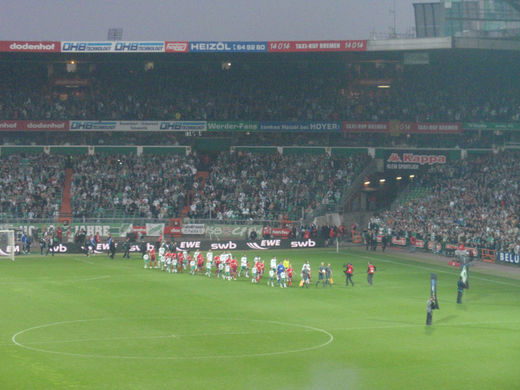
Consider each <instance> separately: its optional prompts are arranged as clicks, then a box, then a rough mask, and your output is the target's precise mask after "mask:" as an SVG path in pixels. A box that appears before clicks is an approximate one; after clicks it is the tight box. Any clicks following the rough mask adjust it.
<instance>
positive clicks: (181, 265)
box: [177, 252, 188, 272]
mask: <svg viewBox="0 0 520 390" xmlns="http://www.w3.org/2000/svg"><path fill="white" fill-rule="evenodd" d="M177 260H179V261H178V267H179V271H180V272H184V262H185V261H187V260H188V259H185V258H184V252H177Z"/></svg>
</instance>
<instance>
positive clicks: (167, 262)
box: [143, 243, 376, 288]
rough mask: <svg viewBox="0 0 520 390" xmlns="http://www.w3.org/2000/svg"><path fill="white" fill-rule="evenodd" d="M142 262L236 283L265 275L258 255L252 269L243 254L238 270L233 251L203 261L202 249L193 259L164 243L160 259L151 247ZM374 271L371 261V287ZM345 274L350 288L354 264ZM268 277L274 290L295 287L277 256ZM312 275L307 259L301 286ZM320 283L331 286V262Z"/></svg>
mask: <svg viewBox="0 0 520 390" xmlns="http://www.w3.org/2000/svg"><path fill="white" fill-rule="evenodd" d="M143 260H144V268H147V269H152V268H155V269H161V270H162V271H167V272H170V273H178V272H180V273H184V272H189V273H190V274H191V275H197V274H199V275H205V276H207V277H211V275H212V273H213V268H214V274H215V276H216V277H217V278H222V279H224V280H237V279H238V278H240V277H242V275H243V276H244V277H245V278H247V279H249V278H251V283H259V282H260V280H261V279H262V277H263V276H264V273H265V263H264V261H263V260H262V259H261V258H260V256H256V257H255V258H254V259H253V267H251V265H250V263H249V260H248V258H247V256H245V255H242V257H241V258H240V268H239V266H238V261H237V259H236V257H234V256H233V255H232V254H231V252H223V253H221V254H220V255H216V256H215V255H214V254H213V252H212V251H211V250H210V251H208V252H207V253H206V259H205V262H204V256H203V254H202V253H201V252H200V251H199V250H196V251H195V252H194V253H193V256H192V255H191V254H190V253H189V251H187V250H182V251H176V250H172V249H170V246H168V245H166V244H164V243H163V244H162V245H161V246H160V248H159V255H158V257H157V256H156V253H155V248H152V249H150V250H149V251H148V252H147V253H146V254H145V255H144V256H143ZM375 270H376V267H375V265H373V264H371V263H370V262H369V263H368V268H367V281H368V284H369V285H372V281H373V276H374V273H375ZM343 272H344V273H345V276H346V286H348V285H349V282H350V284H351V285H352V286H354V282H353V280H352V275H353V273H354V267H353V265H352V264H351V263H347V264H345V270H344V271H343ZM267 274H268V280H267V285H268V286H271V287H274V286H275V284H276V285H277V286H279V287H282V288H286V287H293V276H294V269H293V267H292V265H291V263H290V261H289V260H288V259H285V260H283V261H279V260H278V259H277V258H276V256H273V258H271V260H270V264H269V270H268V273H267ZM311 275H312V270H311V265H310V264H309V261H308V260H307V261H306V262H305V263H304V264H303V266H302V270H301V273H300V276H301V280H300V283H299V286H300V287H305V288H309V285H310V284H311V283H312V276H311ZM320 283H321V284H322V286H323V287H331V286H332V283H333V281H332V268H331V265H330V263H329V264H327V265H325V264H324V263H323V262H322V263H321V265H320V267H319V270H318V281H317V282H316V287H318V286H319V285H320Z"/></svg>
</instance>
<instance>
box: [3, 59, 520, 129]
mask: <svg viewBox="0 0 520 390" xmlns="http://www.w3.org/2000/svg"><path fill="white" fill-rule="evenodd" d="M369 65H372V66H373V64H364V65H363V66H361V65H353V64H347V65H346V66H343V67H342V66H338V64H337V63H328V62H316V63H308V64H307V65H305V66H295V64H294V63H276V62H273V63H269V62H267V63H264V62H258V63H256V62H251V63H241V64H240V63H239V64H235V65H233V66H232V67H231V68H230V69H227V70H223V69H221V68H220V67H218V66H215V64H210V63H204V62H199V63H197V62H194V63H186V64H184V63H173V64H158V65H157V67H156V68H155V69H150V70H148V71H145V70H144V69H142V68H138V67H137V65H134V64H131V63H126V64H125V63H121V64H118V65H117V66H114V64H112V63H104V64H103V63H102V64H97V66H96V68H95V70H92V71H91V72H86V73H82V74H78V75H77V77H78V78H80V79H82V80H84V81H85V84H84V85H81V86H80V87H77V88H74V89H73V92H70V90H66V89H60V88H59V87H57V86H56V85H55V84H53V83H52V77H59V76H58V75H55V76H51V77H49V76H48V75H47V73H46V72H44V71H42V69H41V68H42V66H40V67H39V68H38V67H36V65H32V64H29V65H25V66H19V64H9V63H7V64H4V65H3V66H2V69H1V70H2V75H0V82H2V90H1V91H0V120H5V119H33V120H42V119H55V120H69V119H89V120H110V119H112V120H163V119H165V120H174V119H181V120H223V121H227V120H245V121H247V120H251V121H256V120H259V121H307V120H314V121H320V120H329V121H330V120H347V121H348V120H351V121H387V120H393V119H395V120H402V121H413V122H436V121H444V122H454V121H457V122H460V121H469V122H475V121H477V122H478V121H492V122H500V121H506V122H511V121H513V122H518V121H520V93H519V92H520V85H519V83H518V80H517V79H515V78H514V77H513V78H509V76H508V74H509V73H507V72H508V71H507V70H506V71H504V72H503V73H500V72H496V71H495V69H493V68H491V67H489V69H488V68H485V69H481V68H478V67H476V66H475V67H472V68H471V69H466V68H463V65H459V66H451V67H450V66H444V67H442V66H428V67H416V68H413V67H412V68H410V67H407V68H404V67H402V66H399V65H395V64H393V65H386V66H383V67H382V68H381V69H379V71H378V72H377V74H376V75H367V74H365V73H366V72H365V69H364V67H368V66H369ZM35 67H36V68H35ZM35 69H36V70H35ZM499 73H500V74H499ZM376 76H377V77H379V78H380V80H383V81H384V80H389V81H390V84H391V88H387V89H381V88H377V82H375V81H377V80H378V79H377V78H375V77H376ZM62 77H68V76H62ZM374 80H375V81H374Z"/></svg>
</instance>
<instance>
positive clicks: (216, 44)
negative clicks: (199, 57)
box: [189, 41, 267, 53]
mask: <svg viewBox="0 0 520 390" xmlns="http://www.w3.org/2000/svg"><path fill="white" fill-rule="evenodd" d="M189 51H190V52H199V53H222V52H223V53H251V52H266V51H267V42H241V41H232V42H222V41H200V42H190V43H189Z"/></svg>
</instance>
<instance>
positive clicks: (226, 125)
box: [207, 121, 259, 131]
mask: <svg viewBox="0 0 520 390" xmlns="http://www.w3.org/2000/svg"><path fill="white" fill-rule="evenodd" d="M207 127H208V131H257V130H258V128H259V122H246V121H232V122H225V121H220V122H215V121H210V122H208V123H207Z"/></svg>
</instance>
